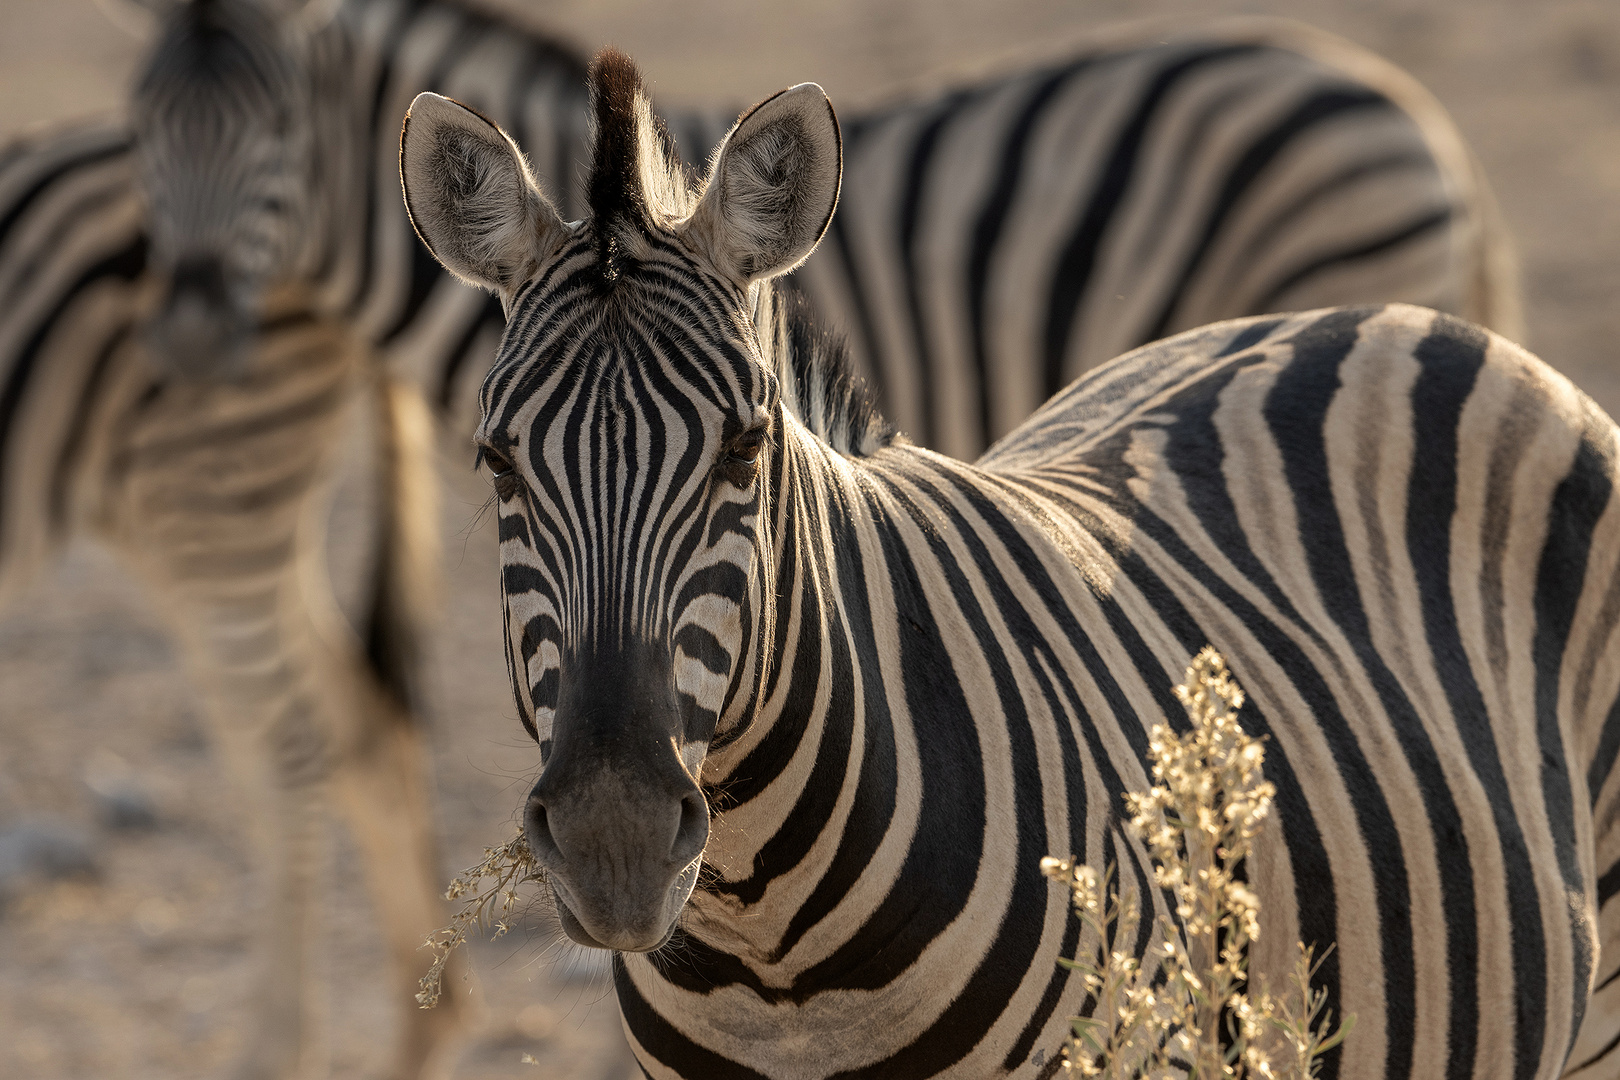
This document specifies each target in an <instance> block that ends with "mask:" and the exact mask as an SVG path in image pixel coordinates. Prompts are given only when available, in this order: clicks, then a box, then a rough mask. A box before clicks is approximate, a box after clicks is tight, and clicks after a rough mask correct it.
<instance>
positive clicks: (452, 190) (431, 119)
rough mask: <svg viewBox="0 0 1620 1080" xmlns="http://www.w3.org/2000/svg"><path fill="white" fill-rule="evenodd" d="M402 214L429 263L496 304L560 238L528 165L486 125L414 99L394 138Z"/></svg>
mask: <svg viewBox="0 0 1620 1080" xmlns="http://www.w3.org/2000/svg"><path fill="white" fill-rule="evenodd" d="M399 179H400V186H401V187H402V188H403V189H404V191H405V211H406V213H407V214H409V215H410V218H411V225H412V226H413V227H414V228H415V229H416V235H417V236H419V237H421V239H422V243H424V244H426V245H427V249H428V250H429V251H430V252H432V253H433V257H434V258H435V259H438V260H439V262H440V263H442V264H443V265H444V268H445V269H446V270H448V271H450V272H451V273H452V274H454V275H456V277H458V278H461V279H462V280H463V281H467V282H470V283H472V284H474V285H481V286H483V287H484V288H486V289H489V290H490V291H491V292H494V293H497V294H499V296H500V297H501V299H502V301H503V302H509V301H510V300H511V299H512V295H513V294H514V293H515V292H516V291H517V289H518V286H520V285H522V284H523V283H524V282H525V281H528V280H529V278H531V277H533V276H534V273H535V271H536V270H537V269H538V268H539V264H540V261H541V260H542V259H544V258H545V257H546V256H547V255H549V254H551V253H552V252H553V251H555V250H556V248H557V246H558V245H559V244H560V243H561V242H562V239H563V237H564V236H565V235H566V227H565V226H564V225H563V221H562V217H561V216H560V215H558V213H557V210H556V208H555V207H553V206H552V205H551V203H550V201H549V200H547V199H546V197H545V195H543V194H542V193H541V191H540V187H539V185H538V184H536V183H535V182H534V175H533V174H532V173H531V172H530V171H529V163H528V162H527V161H525V160H524V159H523V153H522V151H520V150H519V149H518V148H517V144H516V143H514V142H513V141H512V140H511V138H510V137H509V136H508V135H507V134H506V132H504V131H502V130H501V129H500V128H499V127H497V126H496V125H495V124H494V123H493V122H491V121H490V120H488V119H487V118H485V117H484V116H482V115H480V114H479V113H476V112H474V111H473V110H472V109H469V108H467V106H465V105H463V104H461V103H460V102H457V101H451V100H450V99H449V98H447V97H440V96H439V95H438V94H418V95H417V97H416V100H415V101H413V102H411V108H410V111H409V112H407V113H406V114H405V126H404V128H403V130H401V131H400V134H399Z"/></svg>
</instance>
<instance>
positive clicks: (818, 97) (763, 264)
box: [686, 83, 844, 283]
mask: <svg viewBox="0 0 1620 1080" xmlns="http://www.w3.org/2000/svg"><path fill="white" fill-rule="evenodd" d="M843 168H844V159H843V142H842V139H841V137H840V135H839V132H838V116H837V114H836V113H834V112H833V107H832V102H830V101H828V100H827V95H826V93H825V92H823V91H822V89H821V87H819V86H817V85H816V84H815V83H800V84H799V85H798V86H795V87H792V88H790V89H787V90H783V91H782V92H781V93H778V94H776V95H774V96H772V97H768V98H766V99H765V100H764V101H762V102H760V103H759V104H758V105H755V106H754V107H753V108H752V109H750V110H749V111H748V112H746V113H744V114H743V115H742V117H741V118H740V119H739V120H738V121H737V124H736V126H735V127H733V128H732V129H731V132H730V134H728V135H727V136H726V137H725V140H724V141H723V142H721V144H720V148H719V149H718V150H716V151H715V152H714V159H713V161H712V162H711V163H710V165H709V182H708V186H707V187H706V188H705V189H704V192H703V197H702V199H700V200H699V202H698V205H697V209H696V210H695V211H693V213H692V217H691V220H690V222H689V223H688V224H687V225H686V230H687V235H688V236H689V238H690V239H691V240H692V241H693V242H694V243H696V244H697V246H698V247H699V248H700V249H702V250H704V251H705V252H706V253H707V254H708V256H709V257H710V258H711V259H712V260H713V261H714V264H715V266H716V267H717V268H718V269H720V270H721V271H722V272H724V273H727V274H729V275H730V276H731V277H733V278H735V279H736V280H738V281H741V282H744V283H747V282H753V281H762V280H764V279H765V278H772V277H776V276H777V275H778V274H785V273H787V272H788V271H789V270H792V269H793V268H794V267H795V266H798V265H799V264H800V263H802V262H804V260H806V259H808V258H809V257H810V253H811V252H812V251H814V250H815V249H816V245H817V244H819V243H820V242H821V237H822V234H823V233H825V232H826V231H827V226H828V224H829V223H831V221H832V215H833V209H834V208H835V207H837V205H838V188H839V184H840V182H841V180H842V177H843Z"/></svg>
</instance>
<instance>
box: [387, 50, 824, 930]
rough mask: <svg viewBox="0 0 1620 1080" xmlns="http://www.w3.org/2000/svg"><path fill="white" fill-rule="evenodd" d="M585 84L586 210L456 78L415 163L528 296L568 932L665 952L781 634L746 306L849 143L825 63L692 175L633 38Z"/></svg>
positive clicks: (548, 763) (425, 108)
mask: <svg viewBox="0 0 1620 1080" xmlns="http://www.w3.org/2000/svg"><path fill="white" fill-rule="evenodd" d="M591 87H592V94H593V107H594V112H595V137H596V141H595V149H594V154H593V157H594V161H593V168H592V174H591V180H590V216H589V217H588V218H587V219H586V220H584V221H581V222H574V223H571V224H564V223H563V221H562V220H561V219H560V217H559V216H558V214H557V212H556V211H555V210H554V209H553V208H552V205H551V203H550V202H549V201H547V199H546V198H545V197H544V196H543V195H542V194H541V193H540V191H539V189H538V188H537V186H536V185H535V183H534V180H533V178H532V176H531V175H530V172H529V169H528V167H527V165H526V163H525V161H524V158H523V156H522V154H521V152H520V151H519V150H518V148H517V146H516V145H515V144H514V143H513V142H512V141H511V140H510V139H509V138H508V137H507V136H506V135H505V134H504V133H503V132H501V131H500V130H499V129H498V128H497V127H496V126H495V125H493V124H492V123H490V122H488V121H487V120H485V119H484V118H482V117H481V116H479V115H477V114H476V113H473V112H472V111H470V110H468V109H466V108H464V107H462V106H460V105H458V104H456V103H454V102H452V101H450V100H448V99H446V98H442V97H438V96H436V95H432V94H423V95H421V96H420V97H418V98H417V99H416V101H415V102H414V103H413V104H412V106H411V111H410V114H409V115H408V116H407V118H406V122H405V129H404V132H403V135H402V137H401V149H400V162H401V174H402V177H403V180H404V187H405V202H406V207H407V209H408V210H409V212H410V214H411V219H412V221H413V222H414V223H415V225H416V228H417V232H418V234H419V235H420V236H421V238H422V240H423V241H424V242H425V243H426V244H427V246H428V247H429V248H430V249H431V250H432V251H433V253H434V255H435V257H437V258H438V259H439V260H440V261H441V262H442V263H443V264H444V265H445V266H446V267H448V268H449V269H450V270H451V271H453V272H454V273H456V274H458V275H460V276H461V277H463V278H465V279H466V280H468V281H471V282H473V283H475V284H479V285H482V286H485V287H487V288H488V289H490V290H492V291H494V292H496V293H498V294H499V295H500V296H501V298H502V300H503V302H504V303H505V305H506V308H507V313H508V319H507V327H506V332H505V335H504V338H503V340H502V343H501V347H500V352H499V355H498V357H497V360H496V365H495V367H494V368H493V369H492V370H491V372H490V374H489V376H488V377H487V379H486V381H485V383H484V387H483V390H482V405H483V421H482V424H481V425H480V428H479V431H478V436H477V437H478V441H479V444H480V447H481V451H482V456H483V459H484V460H485V461H486V462H487V463H488V464H489V465H490V466H491V468H492V469H493V471H494V474H495V475H494V484H495V490H496V494H497V498H498V500H499V506H500V511H499V512H500V535H501V562H502V571H503V592H504V603H505V618H506V627H507V634H506V653H507V662H508V668H509V670H510V672H511V676H512V684H513V691H514V693H515V695H516V697H517V702H518V709H519V713H520V715H521V717H522V719H523V723H524V725H525V726H526V727H527V728H528V730H529V733H530V734H531V735H532V736H534V737H535V738H536V739H537V740H538V741H539V744H540V751H541V759H542V768H541V773H540V777H539V780H538V782H537V783H536V784H535V786H534V789H533V791H532V792H531V793H530V796H529V799H528V803H527V806H526V809H525V815H524V824H525V828H526V831H527V834H528V838H529V843H530V845H531V846H532V848H533V850H534V852H535V854H536V856H537V858H538V859H539V860H540V862H541V863H542V864H543V865H544V866H545V868H546V870H547V872H548V876H549V879H550V881H551V883H552V885H553V887H554V891H555V894H556V898H557V901H558V905H557V906H558V914H559V916H560V917H561V921H562V924H563V926H564V928H565V929H566V931H567V932H568V934H569V935H570V936H571V937H572V938H574V940H576V941H578V942H581V943H583V944H586V945H592V946H598V947H608V948H614V949H621V950H634V951H646V950H651V949H655V948H658V947H660V946H661V945H662V944H663V943H664V942H666V941H667V940H668V939H669V937H670V935H671V934H672V933H673V930H674V926H675V922H676V919H677V917H678V916H679V914H680V912H681V910H682V908H683V906H684V905H685V903H686V901H687V898H688V897H689V896H690V895H691V892H692V889H693V886H694V884H695V883H696V881H697V877H698V872H699V868H700V866H701V864H702V856H703V850H704V847H705V845H706V844H707V842H708V835H709V805H708V799H707V797H706V794H705V790H704V787H703V780H702V777H703V764H704V759H705V757H706V755H707V753H708V750H709V747H710V745H711V744H712V743H714V742H715V741H716V740H723V739H724V738H725V737H726V734H727V732H728V731H732V730H735V729H736V728H737V726H738V725H739V724H742V723H744V722H746V720H747V719H748V715H749V710H750V709H751V708H752V707H753V704H754V701H755V699H756V697H757V693H758V689H759V683H760V672H761V670H762V667H763V657H764V653H765V650H766V649H767V648H768V643H767V642H766V635H767V634H768V627H769V626H770V624H771V622H772V619H771V616H770V602H771V597H772V595H773V593H774V588H775V585H774V581H775V577H774V573H775V570H774V567H775V557H774V555H773V552H772V549H771V527H770V512H769V507H770V505H771V499H770V494H769V489H770V488H771V486H772V484H773V482H774V476H773V468H772V459H773V456H774V455H773V452H772V447H773V432H775V431H778V430H780V427H781V419H782V418H781V401H780V389H779V383H778V379H777V377H776V375H775V373H774V372H773V371H772V370H771V369H770V367H769V366H768V365H767V364H766V363H765V362H764V360H763V359H762V355H763V353H762V348H761V342H760V340H759V337H758V333H757V331H756V329H755V326H754V323H753V320H752V317H751V311H752V304H753V302H754V300H755V298H756V296H757V294H758V290H759V288H760V283H762V282H763V281H765V279H768V278H770V277H773V276H775V275H777V274H781V273H785V272H786V271H788V270H789V269H791V268H793V267H794V266H796V265H797V264H798V263H800V262H802V261H803V260H804V259H805V258H806V257H807V256H808V255H809V254H810V252H811V250H812V249H813V248H814V247H815V245H816V243H817V242H818V241H819V240H820V238H821V235H822V233H823V232H824V231H825V229H826V227H827V224H828V222H829V220H830V219H831V216H832V211H833V207H834V205H835V204H836V202H837V198H838V186H839V177H840V170H841V156H840V154H841V150H840V143H839V135H838V122H837V118H836V117H835V116H834V114H833V111H832V106H831V105H830V103H829V102H828V101H827V98H826V95H825V94H823V93H822V91H821V88H820V87H818V86H815V85H813V84H804V85H801V86H797V87H794V88H792V89H790V90H785V91H783V92H781V93H779V94H777V95H776V96H775V97H772V98H770V99H768V100H767V101H765V102H763V103H762V104H760V105H758V106H756V107H755V108H754V109H753V110H751V111H750V112H748V113H747V114H745V115H744V116H743V118H742V119H741V120H739V121H738V122H737V125H736V126H735V127H734V128H733V129H732V131H731V133H730V134H729V135H727V136H726V139H725V141H723V142H722V143H721V146H720V149H719V150H718V151H717V152H716V154H715V156H714V158H713V161H712V163H711V165H710V169H709V175H708V178H707V180H706V181H705V182H704V183H702V184H700V185H696V186H695V187H694V185H693V184H692V182H691V181H690V180H689V178H688V176H687V174H686V173H685V172H684V171H683V170H682V168H681V167H680V165H679V163H678V162H677V161H676V160H675V159H674V157H673V150H672V148H671V144H670V142H669V140H668V139H667V137H666V136H665V135H664V132H663V130H662V128H661V127H660V125H659V124H658V122H657V121H656V120H655V119H654V118H653V114H652V111H651V109H650V108H649V106H648V102H647V98H646V96H645V94H644V93H643V92H642V89H641V84H640V80H639V78H638V76H637V74H636V70H635V68H634V66H633V65H632V64H631V63H630V61H629V60H628V59H627V58H625V57H624V56H622V55H620V54H618V53H614V52H612V51H607V52H604V53H603V54H602V55H601V56H600V57H599V58H598V59H597V62H596V64H595V65H594V66H593V69H592V78H591Z"/></svg>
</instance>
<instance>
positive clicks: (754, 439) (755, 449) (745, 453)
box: [721, 427, 765, 487]
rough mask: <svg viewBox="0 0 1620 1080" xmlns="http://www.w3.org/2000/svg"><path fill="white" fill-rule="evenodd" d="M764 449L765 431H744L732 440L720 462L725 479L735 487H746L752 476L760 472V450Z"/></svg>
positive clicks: (758, 429)
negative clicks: (724, 472)
mask: <svg viewBox="0 0 1620 1080" xmlns="http://www.w3.org/2000/svg"><path fill="white" fill-rule="evenodd" d="M763 449H765V429H763V427H753V429H752V431H745V432H742V434H740V436H737V437H735V439H734V440H732V444H731V447H727V449H726V457H724V460H723V461H721V465H723V466H724V471H726V479H729V481H731V483H732V484H735V486H737V487H747V486H748V484H752V483H753V476H755V474H757V473H758V471H760V450H763Z"/></svg>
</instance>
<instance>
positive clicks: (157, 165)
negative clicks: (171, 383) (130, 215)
mask: <svg viewBox="0 0 1620 1080" xmlns="http://www.w3.org/2000/svg"><path fill="white" fill-rule="evenodd" d="M149 6H155V7H159V8H161V14H162V23H161V29H160V30H159V33H158V38H157V42H156V45H155V47H154V48H153V50H152V53H151V56H150V59H149V61H148V63H147V65H146V67H145V69H144V70H143V71H142V72H141V73H140V75H139V77H138V79H137V81H136V87H135V93H134V97H133V102H132V116H131V120H132V126H133V129H134V133H135V146H136V154H137V159H138V161H139V168H140V173H141V182H142V186H143V188H144V190H145V193H146V197H147V201H148V204H149V211H150V229H151V241H152V249H151V261H152V266H153V268H154V269H155V270H156V272H157V273H158V275H159V278H160V280H162V282H163V294H162V299H161V301H160V302H159V307H158V310H157V311H156V312H155V314H154V315H153V317H152V321H151V323H150V325H149V331H150V333H151V337H152V341H153V344H154V345H155V347H156V353H157V355H158V356H159V357H160V358H162V359H163V360H165V361H167V362H169V363H172V364H173V365H175V366H176V368H177V369H178V370H179V371H180V372H182V373H184V374H187V375H192V376H203V375H210V374H221V373H224V374H228V373H229V372H230V371H231V370H232V368H233V366H234V362H235V361H237V360H239V359H240V353H241V350H242V348H243V346H244V345H245V343H246V339H247V334H248V331H249V329H250V328H251V326H252V323H253V320H254V317H255V316H256V314H257V308H258V303H259V300H260V298H261V296H262V295H263V293H264V291H265V289H266V288H267V287H269V286H271V285H274V284H276V283H277V282H278V281H281V280H283V279H285V278H286V277H288V276H289V275H290V274H291V272H292V270H293V263H294V261H295V259H296V258H297V256H298V254H299V250H300V241H301V239H302V238H304V237H306V236H307V235H308V234H309V233H311V232H312V231H314V228H315V226H314V225H313V224H312V222H311V221H310V215H311V212H312V211H313V209H314V207H313V205H312V204H313V202H314V199H313V189H314V178H313V176H312V168H313V159H314V153H313V149H314V148H313V141H314V137H313V124H312V122H311V117H312V114H313V110H314V107H315V102H314V100H313V97H314V95H313V93H312V85H311V78H310V70H309V69H310V63H309V58H310V52H311V48H312V35H313V31H314V30H316V29H318V28H319V26H320V25H322V24H323V23H324V22H325V20H326V19H328V18H330V15H331V12H332V10H333V9H334V8H335V4H333V3H331V2H330V0H309V2H307V3H306V2H305V0H187V2H170V3H155V4H153V5H149Z"/></svg>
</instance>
